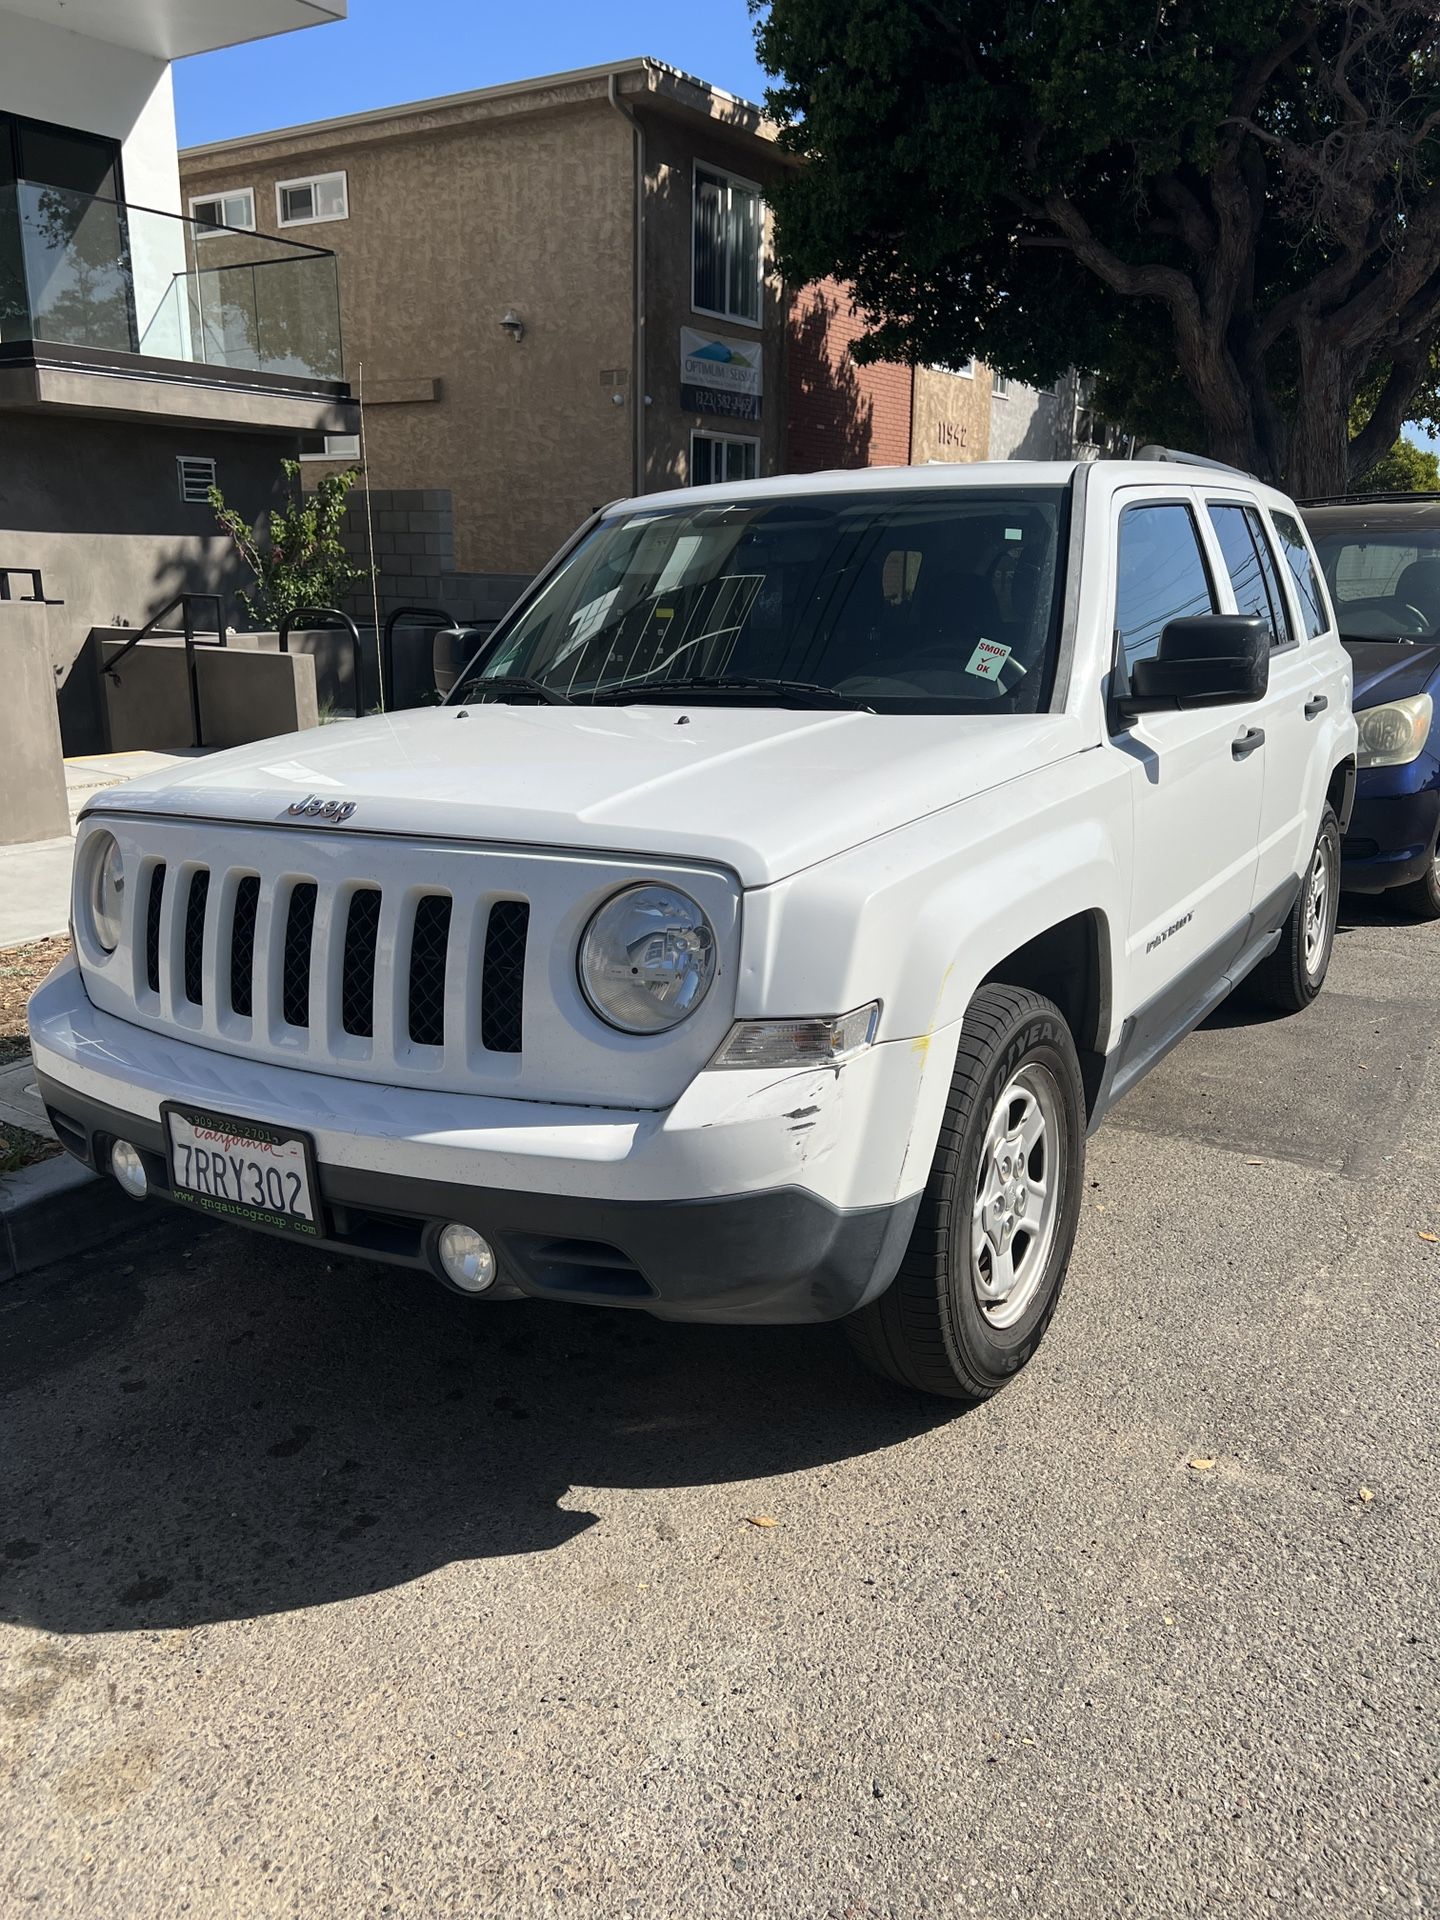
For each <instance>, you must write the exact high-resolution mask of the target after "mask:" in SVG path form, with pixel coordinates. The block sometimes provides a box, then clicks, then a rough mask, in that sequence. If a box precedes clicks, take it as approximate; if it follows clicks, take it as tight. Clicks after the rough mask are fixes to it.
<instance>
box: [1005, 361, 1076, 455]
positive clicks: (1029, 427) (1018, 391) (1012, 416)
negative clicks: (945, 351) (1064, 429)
mask: <svg viewBox="0 0 1440 1920" xmlns="http://www.w3.org/2000/svg"><path fill="white" fill-rule="evenodd" d="M1055 416H1056V400H1055V390H1054V388H1053V387H1052V388H1050V389H1049V390H1048V391H1047V392H1044V393H1042V392H1041V391H1040V390H1039V389H1038V388H1037V387H1027V386H1023V385H1021V383H1020V382H1019V381H1016V380H1012V381H1011V383H1010V385H1009V387H1008V389H1007V390H1006V392H1005V393H1004V394H998V393H997V394H995V395H993V396H992V399H991V403H990V458H991V459H992V460H1053V459H1055V458H1057V457H1059V456H1060V455H1061V451H1062V450H1061V449H1060V447H1059V446H1058V444H1057V441H1056V417H1055ZM1064 451H1065V452H1067V453H1068V451H1069V449H1068V448H1066V449H1065V450H1064Z"/></svg>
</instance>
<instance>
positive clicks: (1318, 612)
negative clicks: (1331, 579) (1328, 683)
mask: <svg viewBox="0 0 1440 1920" xmlns="http://www.w3.org/2000/svg"><path fill="white" fill-rule="evenodd" d="M1270 518H1271V519H1272V520H1273V521H1274V522H1275V531H1276V533H1277V534H1278V535H1279V536H1280V545H1281V548H1282V549H1283V551H1284V554H1285V564H1286V566H1288V567H1289V569H1290V577H1291V579H1292V580H1293V581H1294V582H1295V591H1296V593H1297V594H1298V595H1299V599H1300V613H1301V617H1302V618H1303V620H1304V622H1305V628H1306V631H1307V632H1308V633H1309V635H1310V638H1311V639H1312V640H1313V639H1314V638H1315V637H1316V635H1317V634H1322V633H1325V632H1327V631H1328V630H1329V626H1330V609H1329V607H1328V606H1327V605H1326V602H1325V589H1324V588H1323V587H1322V586H1321V584H1320V576H1319V574H1318V573H1316V571H1315V562H1314V561H1313V560H1312V559H1311V558H1310V549H1309V547H1307V546H1306V544H1305V536H1304V534H1303V533H1302V532H1301V531H1300V529H1299V527H1298V526H1297V525H1296V523H1295V521H1294V520H1293V519H1292V518H1291V517H1290V515H1289V514H1288V513H1272V514H1271V516H1270Z"/></svg>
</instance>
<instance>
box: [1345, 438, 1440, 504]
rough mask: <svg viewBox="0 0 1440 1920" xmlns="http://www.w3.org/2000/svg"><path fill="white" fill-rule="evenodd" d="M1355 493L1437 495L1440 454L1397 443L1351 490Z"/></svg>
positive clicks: (1398, 441)
mask: <svg viewBox="0 0 1440 1920" xmlns="http://www.w3.org/2000/svg"><path fill="white" fill-rule="evenodd" d="M1353 491H1354V492H1356V493H1440V454H1435V453H1430V452H1427V451H1426V449H1425V448H1424V447H1417V446H1415V445H1414V444H1413V442H1411V441H1409V440H1397V441H1396V442H1395V444H1394V446H1393V447H1392V448H1391V449H1390V451H1389V452H1388V453H1387V454H1385V455H1384V456H1383V457H1382V458H1381V459H1380V460H1378V461H1377V462H1376V463H1375V465H1374V466H1373V467H1371V469H1370V471H1369V472H1368V473H1367V474H1366V475H1365V478H1364V479H1363V480H1362V481H1360V483H1359V484H1358V486H1356V487H1355V488H1354V489H1353Z"/></svg>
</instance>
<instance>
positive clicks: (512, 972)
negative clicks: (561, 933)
mask: <svg viewBox="0 0 1440 1920" xmlns="http://www.w3.org/2000/svg"><path fill="white" fill-rule="evenodd" d="M529 936H530V902H529V901H528V900H497V901H496V902H495V904H494V906H493V907H491V909H490V918H489V921H488V922H487V924H486V927H485V973H484V977H483V980H482V982H481V986H482V995H483V997H482V999H481V1002H480V1044H481V1046H482V1047H484V1049H485V1051H486V1052H487V1053H519V1051H520V1045H521V1035H520V1029H521V1023H522V1020H523V1017H524V1012H525V948H526V945H527V943H528V941H529Z"/></svg>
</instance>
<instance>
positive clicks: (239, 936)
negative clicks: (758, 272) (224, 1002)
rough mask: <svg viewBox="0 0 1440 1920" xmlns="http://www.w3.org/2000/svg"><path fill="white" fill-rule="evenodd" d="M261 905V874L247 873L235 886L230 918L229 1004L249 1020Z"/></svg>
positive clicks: (253, 998) (253, 990)
mask: <svg viewBox="0 0 1440 1920" xmlns="http://www.w3.org/2000/svg"><path fill="white" fill-rule="evenodd" d="M259 907H260V876H259V874H257V873H247V874H245V875H243V876H242V878H241V880H240V883H239V885H238V886H237V887H236V889H235V912H234V914H233V915H232V917H231V921H230V1005H231V1007H232V1008H233V1010H234V1011H235V1012H236V1013H239V1014H243V1015H244V1017H245V1018H246V1019H247V1020H248V1019H249V1017H250V1015H251V1013H252V1012H253V1011H254V1007H255V915H256V913H257V912H258V910H259Z"/></svg>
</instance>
